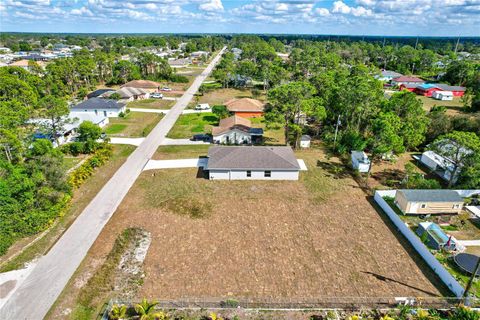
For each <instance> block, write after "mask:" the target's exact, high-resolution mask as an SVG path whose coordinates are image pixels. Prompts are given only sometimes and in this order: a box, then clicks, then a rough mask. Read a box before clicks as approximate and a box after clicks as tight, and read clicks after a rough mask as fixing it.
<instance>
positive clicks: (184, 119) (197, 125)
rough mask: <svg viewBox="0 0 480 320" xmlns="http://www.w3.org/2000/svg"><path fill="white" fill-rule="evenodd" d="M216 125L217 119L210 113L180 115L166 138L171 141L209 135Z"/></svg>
mask: <svg viewBox="0 0 480 320" xmlns="http://www.w3.org/2000/svg"><path fill="white" fill-rule="evenodd" d="M217 124H218V117H217V116H216V115H214V114H213V113H211V112H204V113H193V114H184V115H181V116H180V117H179V118H178V120H177V122H176V123H175V125H174V126H173V128H172V130H170V132H169V133H168V135H167V137H169V138H172V139H185V138H191V137H192V135H194V134H199V133H210V132H211V131H212V126H216V125H217Z"/></svg>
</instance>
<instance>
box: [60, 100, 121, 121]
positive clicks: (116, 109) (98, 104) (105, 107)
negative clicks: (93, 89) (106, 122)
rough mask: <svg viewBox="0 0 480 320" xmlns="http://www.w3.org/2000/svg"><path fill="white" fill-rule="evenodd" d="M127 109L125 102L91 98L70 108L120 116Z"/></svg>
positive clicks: (73, 110) (109, 115) (96, 113)
mask: <svg viewBox="0 0 480 320" xmlns="http://www.w3.org/2000/svg"><path fill="white" fill-rule="evenodd" d="M126 109H127V107H126V105H125V104H124V103H121V102H118V101H116V100H112V99H103V98H91V99H88V100H85V101H83V102H81V103H79V104H77V105H75V106H73V107H71V108H70V112H75V113H78V112H87V113H90V114H94V115H103V116H105V117H118V116H119V114H120V113H122V112H125V111H126Z"/></svg>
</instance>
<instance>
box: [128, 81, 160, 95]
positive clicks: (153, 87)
mask: <svg viewBox="0 0 480 320" xmlns="http://www.w3.org/2000/svg"><path fill="white" fill-rule="evenodd" d="M121 87H122V88H124V87H129V88H137V89H144V90H147V91H148V92H154V91H158V90H159V89H160V84H159V83H158V82H155V81H150V80H132V81H129V82H127V83H125V84H124V85H122V86H121Z"/></svg>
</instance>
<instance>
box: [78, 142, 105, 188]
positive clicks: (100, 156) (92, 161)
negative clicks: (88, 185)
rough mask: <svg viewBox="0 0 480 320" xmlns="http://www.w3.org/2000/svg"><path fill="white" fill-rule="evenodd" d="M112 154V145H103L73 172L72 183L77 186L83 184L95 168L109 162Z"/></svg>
mask: <svg viewBox="0 0 480 320" xmlns="http://www.w3.org/2000/svg"><path fill="white" fill-rule="evenodd" d="M111 155H112V147H111V146H110V145H108V144H103V145H101V147H100V148H99V149H97V150H96V151H95V154H94V155H93V156H92V157H90V158H89V159H88V160H87V161H85V162H84V163H83V164H82V165H81V166H80V167H78V168H77V169H76V170H75V171H73V172H72V174H71V175H70V178H69V183H70V185H71V186H72V187H75V188H78V187H79V186H81V185H82V184H83V183H84V182H85V180H87V179H88V178H89V177H90V176H91V175H92V174H93V171H94V170H95V168H97V167H100V166H101V165H103V164H104V163H105V162H107V161H108V159H109V158H110V157H111Z"/></svg>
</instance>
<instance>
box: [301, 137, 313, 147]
mask: <svg viewBox="0 0 480 320" xmlns="http://www.w3.org/2000/svg"><path fill="white" fill-rule="evenodd" d="M311 141H312V137H310V136H309V135H307V134H305V135H303V136H302V137H301V138H300V148H310V142H311Z"/></svg>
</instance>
